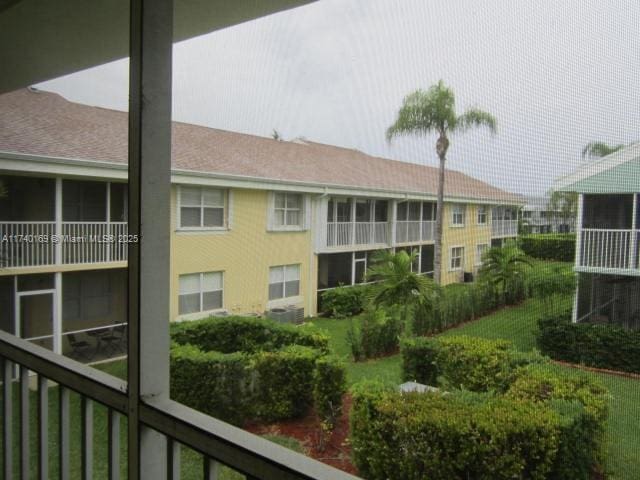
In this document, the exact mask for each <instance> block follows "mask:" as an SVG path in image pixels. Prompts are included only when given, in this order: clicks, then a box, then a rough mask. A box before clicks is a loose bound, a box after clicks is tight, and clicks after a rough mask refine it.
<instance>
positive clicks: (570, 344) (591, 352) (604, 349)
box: [537, 311, 640, 373]
mask: <svg viewBox="0 0 640 480" xmlns="http://www.w3.org/2000/svg"><path fill="white" fill-rule="evenodd" d="M538 327H539V334H538V338H537V342H538V347H539V348H540V350H541V351H542V352H543V353H545V354H546V355H549V356H550V357H551V358H554V359H556V360H563V361H566V362H571V363H578V364H583V365H588V366H590V367H598V368H606V369H611V370H619V371H622V372H632V373H640V331H638V330H627V329H625V328H623V327H621V326H617V325H596V324H591V323H573V322H572V321H571V312H570V311H565V312H562V313H560V314H558V315H554V316H548V317H545V318H542V319H540V320H539V321H538Z"/></svg>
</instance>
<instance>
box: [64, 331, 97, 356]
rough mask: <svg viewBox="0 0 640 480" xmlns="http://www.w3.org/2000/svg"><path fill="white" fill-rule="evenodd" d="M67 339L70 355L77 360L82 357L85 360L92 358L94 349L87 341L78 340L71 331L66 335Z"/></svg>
mask: <svg viewBox="0 0 640 480" xmlns="http://www.w3.org/2000/svg"><path fill="white" fill-rule="evenodd" d="M67 340H68V341H69V346H71V354H70V355H69V356H70V357H72V358H75V359H76V360H78V361H80V360H82V359H84V360H86V361H87V362H90V361H91V360H93V357H94V355H95V350H94V349H93V346H92V345H91V344H90V343H89V342H87V341H85V340H78V339H77V338H76V336H75V335H74V334H73V333H70V334H68V335H67Z"/></svg>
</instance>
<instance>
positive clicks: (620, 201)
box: [576, 194, 640, 275]
mask: <svg viewBox="0 0 640 480" xmlns="http://www.w3.org/2000/svg"><path fill="white" fill-rule="evenodd" d="M579 220H580V228H579V232H578V255H577V256H576V268H577V269H579V270H581V271H591V272H600V273H614V274H615V273H621V274H626V275H640V209H639V208H638V195H637V194H636V195H632V194H628V195H584V196H583V199H582V212H581V217H580V219H579Z"/></svg>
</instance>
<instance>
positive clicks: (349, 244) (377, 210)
mask: <svg viewBox="0 0 640 480" xmlns="http://www.w3.org/2000/svg"><path fill="white" fill-rule="evenodd" d="M388 212H389V202H388V201H386V200H375V199H369V198H331V199H329V200H328V203H327V216H326V219H327V221H326V224H325V226H326V229H325V230H326V235H323V237H324V242H322V243H323V244H321V245H320V249H322V250H324V249H330V250H331V249H333V250H340V249H342V250H344V249H353V248H376V247H386V246H388V245H389V244H390V241H391V234H390V233H391V223H390V222H389V220H388V218H389V215H388Z"/></svg>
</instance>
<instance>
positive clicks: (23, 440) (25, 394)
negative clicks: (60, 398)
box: [20, 366, 31, 480]
mask: <svg viewBox="0 0 640 480" xmlns="http://www.w3.org/2000/svg"><path fill="white" fill-rule="evenodd" d="M29 447H30V445H29V369H28V368H27V367H23V366H20V478H21V479H22V480H29V478H30V468H31V467H30V465H31V456H30V448H29Z"/></svg>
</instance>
